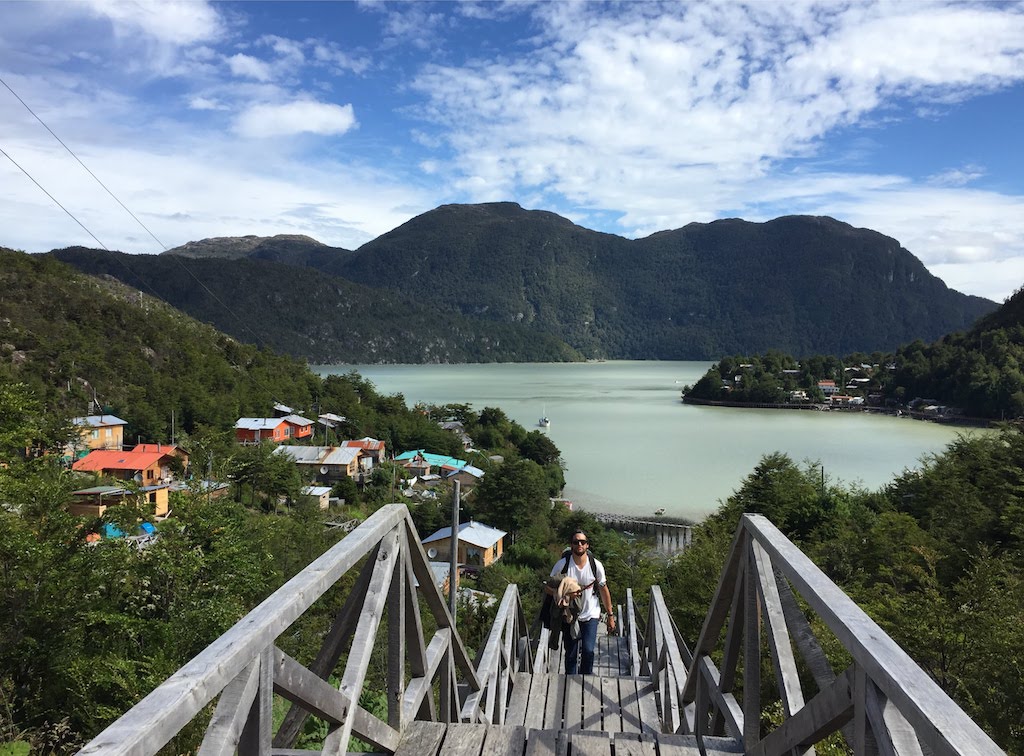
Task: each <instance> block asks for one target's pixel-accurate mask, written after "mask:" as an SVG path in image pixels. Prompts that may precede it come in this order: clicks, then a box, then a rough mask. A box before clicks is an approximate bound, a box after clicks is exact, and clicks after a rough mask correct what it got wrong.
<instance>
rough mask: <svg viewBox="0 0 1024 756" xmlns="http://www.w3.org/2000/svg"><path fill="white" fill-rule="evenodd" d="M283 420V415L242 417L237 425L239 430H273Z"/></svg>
mask: <svg viewBox="0 0 1024 756" xmlns="http://www.w3.org/2000/svg"><path fill="white" fill-rule="evenodd" d="M282 422H284V418H283V417H240V418H238V422H237V423H235V427H236V428H237V429H239V430H273V429H274V428H276V427H277V426H279V425H280V424H281V423H282Z"/></svg>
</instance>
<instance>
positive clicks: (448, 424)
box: [438, 420, 473, 449]
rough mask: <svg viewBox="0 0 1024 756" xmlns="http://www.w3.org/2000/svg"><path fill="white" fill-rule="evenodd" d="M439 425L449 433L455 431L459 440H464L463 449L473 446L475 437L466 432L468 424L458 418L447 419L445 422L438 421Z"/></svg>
mask: <svg viewBox="0 0 1024 756" xmlns="http://www.w3.org/2000/svg"><path fill="white" fill-rule="evenodd" d="M438 425H440V426H441V428H443V429H444V430H446V431H448V432H449V433H454V434H455V435H456V436H458V437H459V441H460V442H462V448H463V449H469V448H471V447H472V446H473V439H471V438H470V437H469V434H468V433H466V426H464V425H463V424H462V423H461V422H459V421H458V420H446V421H445V422H441V423H438Z"/></svg>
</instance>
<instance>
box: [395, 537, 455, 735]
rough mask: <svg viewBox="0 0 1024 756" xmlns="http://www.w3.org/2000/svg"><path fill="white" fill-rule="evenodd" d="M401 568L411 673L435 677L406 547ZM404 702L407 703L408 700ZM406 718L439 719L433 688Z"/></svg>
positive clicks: (406, 638) (429, 678) (410, 674)
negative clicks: (428, 653)
mask: <svg viewBox="0 0 1024 756" xmlns="http://www.w3.org/2000/svg"><path fill="white" fill-rule="evenodd" d="M404 537H405V539H406V544H408V532H406V534H405V536H404ZM401 568H402V569H403V570H404V571H405V617H406V624H405V645H406V647H407V648H408V649H409V676H410V678H412V680H415V679H416V678H421V677H426V678H427V679H428V680H433V679H434V671H431V672H430V673H429V674H428V667H429V662H428V660H427V648H426V641H425V639H424V635H423V618H422V617H421V616H420V602H419V599H418V598H417V595H416V575H415V573H414V572H413V571H412V560H411V559H410V558H409V556H408V551H406V556H405V558H404V559H403V560H402V565H401ZM445 632H446V633H448V632H449V631H448V630H445ZM435 636H436V633H435ZM445 638H446V639H447V638H448V636H447V635H445ZM431 640H433V639H431ZM446 643H447V640H446ZM442 658H443V657H442ZM435 671H436V668H435ZM406 693H407V694H408V689H406ZM403 706H405V703H404V702H403ZM404 718H405V721H406V722H409V721H411V720H412V719H413V718H419V719H430V720H436V719H437V707H436V706H435V703H434V695H433V691H431V692H429V693H428V694H427V695H425V696H423V697H422V700H421V703H420V705H419V706H418V707H416V708H415V709H414V710H412V711H408V710H407V711H406V712H405V714H404Z"/></svg>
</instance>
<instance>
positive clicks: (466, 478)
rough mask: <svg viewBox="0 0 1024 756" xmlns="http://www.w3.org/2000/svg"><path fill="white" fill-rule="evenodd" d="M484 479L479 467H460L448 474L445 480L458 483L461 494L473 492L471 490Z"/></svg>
mask: <svg viewBox="0 0 1024 756" xmlns="http://www.w3.org/2000/svg"><path fill="white" fill-rule="evenodd" d="M483 477H484V471H483V470H481V469H480V468H479V467H473V465H466V466H465V467H460V468H459V469H458V470H452V471H451V472H450V473H448V475H447V477H446V478H445V480H448V481H458V482H459V486H460V488H461V489H462V492H463V493H466V492H468V491H471V490H473V488H474V487H475V486H476V485H477V484H478V483H479V482H480V481H481V480H483Z"/></svg>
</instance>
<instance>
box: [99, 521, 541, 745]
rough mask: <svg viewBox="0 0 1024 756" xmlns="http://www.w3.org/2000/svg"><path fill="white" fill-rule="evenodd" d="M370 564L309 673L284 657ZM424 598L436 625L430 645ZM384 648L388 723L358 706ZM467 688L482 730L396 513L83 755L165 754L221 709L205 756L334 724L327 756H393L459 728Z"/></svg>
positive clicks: (312, 571)
mask: <svg viewBox="0 0 1024 756" xmlns="http://www.w3.org/2000/svg"><path fill="white" fill-rule="evenodd" d="M367 557H368V558H367ZM364 558H367V559H366V561H365V564H364V566H363V568H362V570H361V572H360V574H359V576H358V578H357V580H356V582H355V586H354V588H353V589H352V591H351V593H350V594H349V596H348V599H347V600H346V601H345V603H344V605H343V607H342V609H341V610H340V611H339V612H338V613H337V616H336V618H335V619H334V622H333V625H332V626H331V628H330V630H329V632H328V633H327V635H326V637H325V640H324V643H323V646H322V647H321V649H320V652H319V654H318V655H317V657H316V659H315V660H314V661H313V662H312V664H310V666H309V668H306V667H304V666H303V665H302V664H300V663H299V662H298V661H296V660H295V659H293V658H292V657H290V656H289V655H288V654H286V653H284V652H283V651H281V650H280V649H279V648H278V647H277V646H276V645H275V642H276V639H277V638H278V637H279V636H280V635H281V634H282V633H284V632H285V631H286V630H287V629H288V627H289V626H290V625H291V624H292V623H293V622H294V621H295V620H296V619H297V618H298V617H299V616H300V615H301V614H302V613H303V612H305V611H306V610H307V609H309V608H310V607H311V606H312V605H313V603H314V602H315V601H316V600H317V599H319V598H320V597H321V596H322V595H323V594H324V593H325V592H327V590H329V589H330V588H331V587H332V586H333V585H335V583H337V582H338V580H339V579H340V578H341V577H342V576H343V575H344V574H345V573H346V572H347V571H348V570H350V569H351V568H353V567H354V566H355V565H356V564H358V563H359V562H360V561H361V560H363V559H364ZM417 582H418V584H419V585H418V589H417V585H416V584H417ZM419 596H422V597H423V598H424V599H425V603H426V605H427V607H428V609H429V612H430V614H431V615H433V618H434V621H435V624H436V625H437V630H436V632H435V633H434V634H433V636H432V637H431V638H430V639H429V641H427V639H425V638H424V629H423V623H422V621H421V620H422V618H421V614H420V603H419ZM509 596H511V597H512V598H509ZM511 606H518V600H517V598H516V593H515V592H514V590H513V591H512V592H511V593H510V594H506V600H505V601H503V602H502V608H503V610H505V611H507V612H508V613H513V612H512V609H510V608H509V607H511ZM385 617H386V620H387V622H386V627H387V631H386V633H381V635H382V636H386V637H378V629H379V628H380V627H381V625H382V620H383V619H384V618H385ZM516 623H519V626H522V624H523V623H522V621H521V610H520V612H519V615H518V616H516V617H515V618H514V619H513V620H512V625H513V629H514V626H515V624H516ZM506 624H507V622H506ZM501 637H502V638H506V637H512V636H506V635H501ZM382 644H386V649H387V652H386V657H387V658H386V661H387V663H386V673H385V676H386V680H385V681H384V685H385V687H386V690H387V699H388V713H387V720H386V721H385V720H383V719H381V718H378V717H376V716H374V715H373V714H371V713H370V712H369V711H366V710H365V709H363V708H362V707H361V706H360V705H359V695H360V693H361V692H362V688H363V684H364V681H365V680H366V677H367V672H368V669H369V665H370V661H371V654H372V652H373V649H374V647H375V646H376V645H382ZM506 645H507V641H506ZM519 648H520V647H519V646H518V645H517V646H516V649H517V650H518V649H519ZM343 655H347V658H346V661H345V665H344V670H343V671H342V672H340V675H341V677H340V685H338V686H337V687H335V686H333V685H330V684H328V683H327V682H326V678H327V677H328V676H330V675H331V674H332V673H333V672H334V671H335V667H336V666H337V664H338V662H339V660H340V659H341V658H342V656H343ZM491 656H493V655H491ZM491 656H489V655H488V653H487V652H485V654H484V659H485V660H486V662H487V665H489V666H485V667H482V668H483V669H486V670H487V674H488V676H489V683H493V681H494V680H499V681H500V679H501V676H500V674H497V673H494V672H493V671H492V667H494V665H493V664H492V663H491V662H490V661H489V660H490V659H491ZM497 657H498V659H499V663H498V666H497V668H498V669H500V668H501V663H505V664H506V665H507V664H509V663H511V662H512V661H514V660H513V657H512V656H511V655H510V654H509V653H508V651H507V649H506V648H505V647H504V646H503V647H502V648H501V651H500V653H498V654H497ZM460 685H462V686H464V687H465V689H466V690H468V691H469V694H470V696H469V700H468V701H467V703H466V707H465V708H466V711H467V712H468V713H469V714H472V715H473V716H475V717H476V719H477V720H479V715H478V714H477V708H476V706H475V705H473V706H471V705H470V701H478V700H479V696H481V695H482V693H481V683H480V679H479V678H478V676H477V673H476V670H475V669H474V667H473V664H472V662H471V661H470V658H469V656H468V655H467V653H466V649H465V647H464V646H463V643H462V641H461V639H460V638H459V636H458V634H457V633H456V632H455V629H454V623H453V622H452V617H451V615H450V614H449V612H448V608H447V605H446V603H445V600H444V597H443V596H442V595H441V592H440V590H439V589H438V587H437V585H436V584H435V582H434V575H433V573H432V571H431V569H430V565H429V563H428V562H427V556H426V554H425V553H424V552H423V547H422V546H421V544H420V540H419V536H418V535H417V533H416V529H415V527H414V526H413V524H412V520H411V518H410V516H409V512H408V510H407V509H406V508H405V506H403V505H400V504H390V505H388V506H385V507H382V508H381V509H380V510H378V511H377V512H376V513H375V514H373V515H372V516H371V517H370V518H369V519H367V520H366V522H364V523H363V524H362V525H360V526H359V527H358V528H356V529H355V530H353V531H352V532H351V533H349V534H348V535H347V536H346V537H345V538H344V539H343V540H341V541H339V542H338V543H337V544H336V545H335V546H334V547H332V548H331V549H330V550H328V551H327V552H326V553H324V554H323V556H321V557H320V558H319V559H317V560H316V561H314V562H313V563H312V564H310V565H309V566H308V567H306V568H305V569H304V570H303V571H302V572H300V573H299V574H298V575H296V576H295V577H294V578H292V579H291V580H290V581H288V583H286V584H285V585H284V586H283V587H281V588H280V589H279V590H277V591H276V592H274V593H273V594H272V595H271V596H270V597H268V598H267V599H266V600H265V601H264V602H263V603H261V604H260V605H259V606H258V607H256V608H255V609H254V610H253V611H251V612H250V613H249V614H247V615H246V616H245V617H243V618H242V619H241V620H240V621H239V622H238V623H237V624H235V626H234V627H232V628H231V629H230V630H229V631H228V632H227V633H225V634H224V635H222V636H221V637H220V638H218V639H217V640H216V641H214V642H213V643H212V644H210V645H209V646H208V647H207V648H206V649H205V650H204V651H202V652H201V653H200V654H199V655H198V656H197V657H195V658H194V659H192V660H191V661H190V662H188V663H187V664H186V665H185V666H184V667H182V668H181V669H180V670H178V671H177V672H176V673H175V674H174V675H172V676H171V677H170V678H169V679H168V680H167V681H166V682H164V683H163V684H162V685H160V686H159V687H158V688H156V689H155V690H154V691H153V692H152V693H150V694H149V695H148V696H146V697H145V698H144V699H142V701H140V702H139V703H138V704H137V705H136V706H135V707H134V708H132V709H131V710H130V711H128V713H126V714H125V715H124V716H122V717H121V718H120V719H118V720H117V721H116V722H114V723H113V724H112V725H110V726H109V727H108V728H107V729H106V730H104V731H103V732H102V733H100V734H99V735H98V736H97V737H96V738H95V739H94V740H92V741H91V742H90V743H88V744H87V745H86V746H85V748H84V749H83V750H82V751H81V753H86V754H153V753H156V752H157V751H158V750H159V749H160V748H161V747H163V746H164V745H165V744H166V743H168V742H169V741H170V740H171V739H172V738H173V737H174V736H175V735H176V734H177V733H178V732H179V731H180V730H181V729H182V728H183V727H185V726H186V725H187V724H188V723H189V722H190V721H191V720H192V719H193V718H194V717H195V716H196V715H197V714H199V712H201V711H202V710H203V709H204V708H205V707H206V706H207V705H209V704H211V703H212V702H213V701H214V699H217V704H216V709H215V711H214V713H213V716H212V718H211V720H210V723H209V726H208V728H207V729H206V735H205V738H204V740H203V744H202V747H201V749H200V753H201V754H204V755H205V754H227V753H234V752H235V751H236V750H239V751H242V752H247V753H256V752H258V753H261V754H269V753H270V752H271V748H274V749H288V748H291V747H292V745H293V744H294V742H295V739H296V737H297V736H298V734H299V732H300V731H301V729H302V724H303V722H304V721H305V718H306V717H307V716H309V714H313V715H315V716H317V717H319V718H320V719H323V720H325V721H326V722H327V723H328V726H329V731H328V735H327V739H326V742H325V744H324V753H345V752H346V751H347V750H348V743H349V740H350V738H351V737H352V736H353V735H355V736H357V737H359V738H360V739H362V740H364V741H366V742H367V743H370V744H371V745H373V746H375V747H376V748H379V749H381V750H383V751H388V752H394V751H395V749H396V748H397V747H398V745H399V742H400V740H401V736H402V732H403V730H404V729H405V726H406V725H407V723H408V722H410V721H411V720H413V719H414V718H419V719H433V720H439V721H442V722H447V721H457V720H458V719H459V716H460V709H461V708H463V707H461V706H460V699H459V686H460ZM499 688H500V682H499ZM275 693H277V694H278V695H280V696H283V697H284V698H286V699H288V700H289V701H291V702H292V703H293V708H292V711H290V712H289V713H288V715H287V716H286V717H285V720H284V722H283V723H282V724H281V726H280V727H279V728H278V732H277V734H276V735H274V734H273V732H272V728H271V724H272V723H271V717H272V711H271V707H272V703H273V695H274V694H275ZM218 696H219V698H218ZM474 696H475V697H476V698H474ZM491 698H492V697H490V696H488V697H487V699H486V707H487V710H488V711H490V710H493V708H492V702H491Z"/></svg>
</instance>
